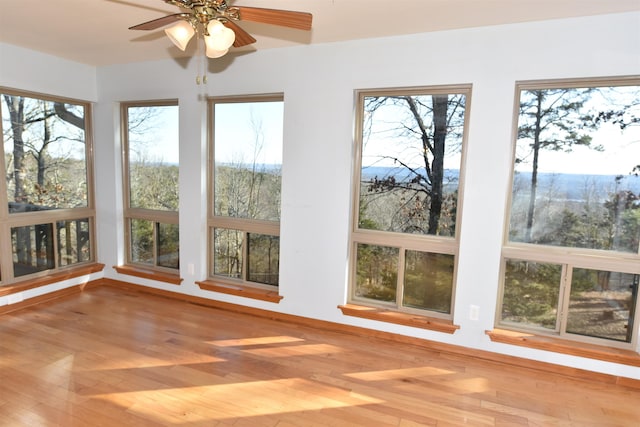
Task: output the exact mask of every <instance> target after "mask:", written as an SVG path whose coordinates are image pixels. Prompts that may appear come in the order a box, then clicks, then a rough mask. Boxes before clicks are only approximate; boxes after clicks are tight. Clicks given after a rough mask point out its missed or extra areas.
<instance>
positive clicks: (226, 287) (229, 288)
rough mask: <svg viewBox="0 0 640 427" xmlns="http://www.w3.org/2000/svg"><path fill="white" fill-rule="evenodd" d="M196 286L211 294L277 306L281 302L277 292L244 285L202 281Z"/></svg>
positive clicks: (280, 296)
mask: <svg viewBox="0 0 640 427" xmlns="http://www.w3.org/2000/svg"><path fill="white" fill-rule="evenodd" d="M196 285H198V286H199V287H200V289H202V290H205V291H211V292H218V293H221V294H227V295H235V296H240V297H244V298H251V299H256V300H260V301H267V302H272V303H275V304H278V303H279V302H280V300H282V298H283V297H282V295H280V294H278V292H275V291H272V290H269V289H260V288H254V287H252V286H245V285H240V284H238V285H231V284H226V283H219V282H215V281H213V280H203V281H200V282H196Z"/></svg>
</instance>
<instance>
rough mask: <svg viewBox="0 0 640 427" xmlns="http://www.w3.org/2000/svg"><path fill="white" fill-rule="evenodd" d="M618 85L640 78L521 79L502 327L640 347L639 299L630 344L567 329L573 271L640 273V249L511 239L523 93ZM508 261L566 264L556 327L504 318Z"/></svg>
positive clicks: (499, 322) (499, 303)
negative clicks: (563, 245)
mask: <svg viewBox="0 0 640 427" xmlns="http://www.w3.org/2000/svg"><path fill="white" fill-rule="evenodd" d="M618 85H629V86H631V85H633V86H636V85H637V86H640V77H611V78H594V79H558V80H536V81H519V82H516V86H515V103H514V119H513V130H512V143H511V151H512V153H511V159H512V161H511V177H510V182H509V187H508V190H507V191H508V194H507V204H506V210H505V224H504V231H503V247H502V259H501V267H500V283H499V292H498V300H497V305H496V313H495V325H496V326H497V327H498V328H501V329H505V330H512V331H517V332H526V333H533V334H536V335H543V336H550V337H557V338H560V339H565V340H568V341H576V342H583V343H588V344H596V345H601V346H606V347H613V348H621V349H630V350H634V349H635V350H637V347H638V344H639V340H638V335H639V334H640V307H639V305H640V304H639V301H638V300H636V302H635V316H634V317H633V319H632V322H633V332H632V340H631V342H630V343H627V342H619V341H615V340H610V339H606V338H598V337H591V336H583V335H578V334H573V333H569V332H566V325H567V318H568V312H569V296H570V285H571V273H572V269H573V268H584V269H590V270H603V271H612V272H619V273H628V274H640V248H639V252H638V253H636V254H633V253H624V252H615V251H607V250H597V249H585V248H574V247H560V246H548V245H541V244H535V243H521V242H511V241H509V230H510V213H511V205H512V187H513V180H514V175H515V173H514V170H515V168H514V163H515V156H516V145H517V135H518V124H519V123H518V121H519V107H520V93H521V91H523V90H533V89H554V88H583V87H598V86H600V87H609V86H618ZM507 260H513V261H525V262H539V263H550V264H557V265H560V266H561V267H562V274H561V281H560V283H559V300H558V314H557V315H556V326H555V329H554V330H550V329H547V328H543V327H536V326H532V325H524V324H520V323H517V322H509V321H503V320H502V309H503V298H504V291H505V290H504V287H505V272H506V263H507Z"/></svg>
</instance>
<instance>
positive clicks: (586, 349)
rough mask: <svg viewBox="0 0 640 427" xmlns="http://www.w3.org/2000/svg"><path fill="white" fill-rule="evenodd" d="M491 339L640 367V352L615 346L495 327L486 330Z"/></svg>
mask: <svg viewBox="0 0 640 427" xmlns="http://www.w3.org/2000/svg"><path fill="white" fill-rule="evenodd" d="M485 333H486V334H487V335H488V336H489V338H490V339H491V341H493V342H498V343H502V344H511V345H517V346H520V347H527V348H534V349H537V350H546V351H552V352H554V353H561V354H568V355H571V356H579V357H586V358H589V359H596V360H602V361H605V362H612V363H619V364H622V365H629V366H638V367H640V353H636V352H635V351H632V350H624V349H620V348H614V347H606V346H600V345H595V344H589V343H585V342H581V341H569V340H564V339H562V338H555V337H549V336H544V335H536V334H533V333H530V332H518V331H510V330H506V329H493V330H490V331H486V332H485Z"/></svg>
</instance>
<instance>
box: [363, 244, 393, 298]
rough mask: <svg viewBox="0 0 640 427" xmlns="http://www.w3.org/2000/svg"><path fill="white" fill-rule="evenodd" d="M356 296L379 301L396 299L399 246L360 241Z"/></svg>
mask: <svg viewBox="0 0 640 427" xmlns="http://www.w3.org/2000/svg"><path fill="white" fill-rule="evenodd" d="M356 256H357V267H356V287H355V292H354V296H355V297H361V298H368V299H372V300H377V301H387V302H395V301H396V283H397V281H398V256H399V250H398V248H392V247H388V246H379V245H367V244H362V243H359V244H358V246H357V254H356Z"/></svg>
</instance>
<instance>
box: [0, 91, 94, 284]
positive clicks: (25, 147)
mask: <svg viewBox="0 0 640 427" xmlns="http://www.w3.org/2000/svg"><path fill="white" fill-rule="evenodd" d="M0 97H1V99H0V105H1V108H0V112H1V116H2V136H3V138H2V144H3V148H4V162H3V164H2V166H1V167H2V172H3V176H5V179H4V180H2V181H0V190H1V191H0V203H1V204H3V205H4V206H6V208H5V209H0V268H1V271H0V273H1V275H0V282H1V283H2V285H9V284H11V283H14V282H16V281H19V280H24V279H29V278H33V277H36V276H38V275H41V274H45V273H48V272H51V271H52V270H53V271H55V270H62V269H65V268H66V267H71V266H77V265H81V264H84V263H89V262H93V261H94V249H93V241H94V239H93V233H94V231H93V228H94V218H95V212H94V207H93V199H92V197H93V196H92V182H93V171H92V163H91V156H90V153H91V152H92V150H91V138H90V135H91V121H90V117H91V108H90V104H89V103H86V102H82V101H76V100H66V99H60V98H50V97H47V96H42V95H35V94H26V93H22V92H19V91H13V90H9V89H0Z"/></svg>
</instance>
